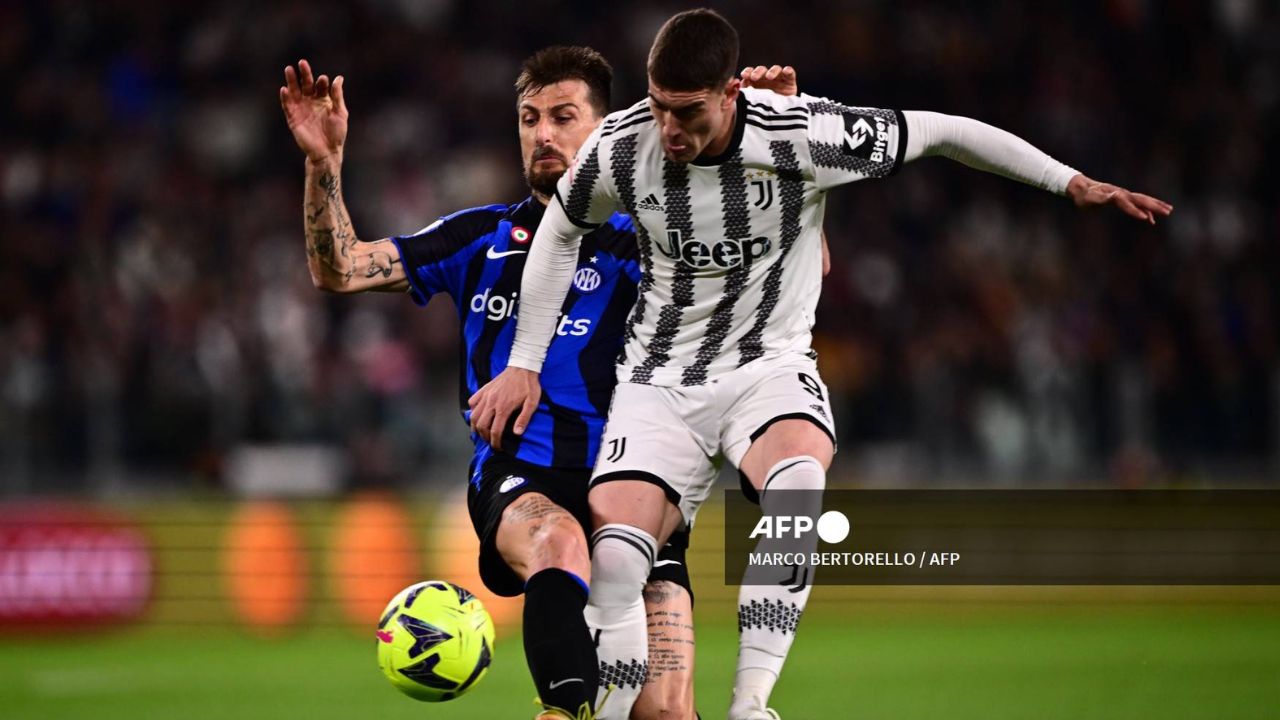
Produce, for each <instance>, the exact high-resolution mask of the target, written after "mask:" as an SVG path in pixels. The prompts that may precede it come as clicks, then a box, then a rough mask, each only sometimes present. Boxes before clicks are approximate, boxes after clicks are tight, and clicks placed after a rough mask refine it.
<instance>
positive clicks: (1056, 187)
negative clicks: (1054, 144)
mask: <svg viewBox="0 0 1280 720" xmlns="http://www.w3.org/2000/svg"><path fill="white" fill-rule="evenodd" d="M903 115H904V116H905V117H906V121H907V148H906V154H905V160H907V161H911V160H915V159H916V158H920V157H928V156H930V155H941V156H943V157H947V158H951V159H952V160H955V161H957V162H961V163H964V164H965V165H968V166H969V167H972V168H976V169H978V170H984V171H986V172H991V173H996V174H998V175H1003V176H1004V177H1007V178H1010V179H1012V180H1018V181H1020V182H1024V183H1027V184H1028V185H1034V186H1036V187H1038V188H1041V189H1043V190H1048V191H1050V192H1054V193H1057V194H1059V195H1067V196H1068V197H1070V198H1071V199H1072V200H1073V201H1074V202H1075V203H1076V205H1077V206H1080V207H1089V206H1094V205H1114V206H1116V207H1117V208H1119V209H1120V210H1121V211H1123V212H1124V213H1126V214H1127V215H1129V216H1131V217H1133V218H1136V219H1138V220H1143V221H1146V222H1149V223H1151V224H1153V225H1154V224H1155V219H1156V216H1160V217H1167V216H1168V215H1169V213H1171V212H1172V211H1173V206H1172V205H1170V204H1169V203H1166V202H1164V201H1163V200H1159V199H1157V198H1154V197H1151V196H1149V195H1143V194H1141V193H1135V192H1130V191H1129V190H1126V189H1124V188H1122V187H1118V186H1116V185H1111V184H1108V183H1100V182H1098V181H1096V180H1092V179H1090V178H1088V177H1086V176H1085V175H1083V174H1081V173H1079V172H1077V171H1076V170H1074V169H1072V168H1070V167H1068V166H1066V165H1063V164H1062V163H1060V162H1058V161H1057V160H1054V159H1053V158H1051V157H1049V156H1048V155H1046V154H1045V153H1043V152H1041V151H1040V150H1038V149H1036V148H1035V147H1034V146H1032V145H1031V143H1028V142H1027V141H1026V140H1023V139H1022V138H1019V137H1017V136H1016V135H1013V134H1011V133H1008V132H1005V131H1004V130H1001V129H999V128H995V127H992V126H990V125H987V124H986V123H982V122H978V121H977V120H972V119H970V118H965V117H958V116H955V115H943V114H941V113H933V112H920V111H906V112H904V113H903Z"/></svg>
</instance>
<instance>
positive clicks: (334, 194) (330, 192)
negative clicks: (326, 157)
mask: <svg viewBox="0 0 1280 720" xmlns="http://www.w3.org/2000/svg"><path fill="white" fill-rule="evenodd" d="M316 183H317V184H319V185H320V188H321V189H322V190H324V196H325V197H327V198H329V200H330V201H334V200H337V199H338V176H337V175H334V174H333V173H331V172H329V171H328V170H325V171H323V172H321V173H320V176H319V177H317V178H316Z"/></svg>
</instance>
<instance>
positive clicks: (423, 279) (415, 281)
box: [391, 205, 506, 305]
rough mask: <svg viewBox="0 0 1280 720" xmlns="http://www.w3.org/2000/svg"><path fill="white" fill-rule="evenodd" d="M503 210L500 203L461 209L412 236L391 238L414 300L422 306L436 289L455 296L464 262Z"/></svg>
mask: <svg viewBox="0 0 1280 720" xmlns="http://www.w3.org/2000/svg"><path fill="white" fill-rule="evenodd" d="M504 210H506V206H503V205H493V206H489V207H484V208H474V209H472V210H463V211H462V212H458V213H454V214H453V215H449V216H446V217H442V218H440V219H439V220H436V221H435V222H433V223H431V224H430V225H428V226H426V227H425V228H423V229H421V230H419V231H418V232H416V233H413V234H412V235H397V236H395V237H393V238H391V240H392V242H394V243H395V244H396V247H397V248H398V249H399V250H400V261H401V262H403V263H404V270H405V276H406V277H408V279H409V294H410V295H411V296H412V297H413V301H414V302H416V303H418V304H419V305H425V304H426V303H427V301H428V300H430V299H431V296H432V295H434V294H436V293H439V292H446V293H449V294H451V295H453V296H455V297H456V296H458V294H459V293H460V292H461V290H460V289H461V287H462V283H463V281H464V276H465V274H466V268H467V265H468V263H469V262H470V261H471V258H472V256H474V255H475V253H476V249H477V248H478V247H480V246H481V245H482V244H483V238H484V236H485V234H486V233H488V232H490V231H491V230H492V229H493V227H494V225H495V222H494V218H495V217H496V213H499V212H502V211H504Z"/></svg>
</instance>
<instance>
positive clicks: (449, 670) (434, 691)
mask: <svg viewBox="0 0 1280 720" xmlns="http://www.w3.org/2000/svg"><path fill="white" fill-rule="evenodd" d="M377 636H378V666H379V667H381V668H382V673H383V674H384V675H386V676H387V679H388V680H390V681H391V684H392V685H395V686H396V688H397V689H399V690H400V692H403V693H404V694H406V695H408V696H409V697H412V698H417V699H418V700H425V701H427V702H443V701H445V700H452V699H454V698H456V697H458V696H459V695H461V694H463V693H465V692H466V691H468V690H470V689H471V688H473V687H475V685H476V683H477V682H479V681H480V678H482V677H484V674H485V672H487V671H488V669H489V663H491V662H493V618H491V617H489V613H488V612H486V611H485V609H484V605H481V604H480V601H479V600H477V599H476V596H475V595H472V594H471V593H469V592H467V591H466V590H464V589H462V588H460V587H458V586H457V585H454V584H452V583H447V582H444V581H442V580H430V581H427V582H420V583H417V584H416V585H410V586H409V587H407V588H405V589H404V590H401V591H400V593H399V594H398V595H396V596H395V597H394V598H393V599H392V600H391V602H390V604H388V605H387V609H386V610H385V611H383V613H382V619H381V620H380V621H379V622H378V632H377Z"/></svg>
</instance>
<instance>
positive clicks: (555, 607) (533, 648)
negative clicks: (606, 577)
mask: <svg viewBox="0 0 1280 720" xmlns="http://www.w3.org/2000/svg"><path fill="white" fill-rule="evenodd" d="M586 606H587V589H586V587H585V586H584V585H583V584H582V580H580V579H579V578H578V577H577V576H576V575H574V574H572V573H569V572H566V571H564V570H561V569H559V568H548V569H546V570H542V571H540V572H537V573H535V574H534V575H533V577H531V578H529V581H528V582H527V583H525V586H524V656H525V660H526V661H527V662H528V663H529V673H530V674H532V675H533V684H534V687H536V688H537V689H538V697H540V698H541V699H542V704H543V705H548V706H551V707H558V708H563V709H565V710H568V711H569V712H577V711H578V709H579V708H580V707H582V704H583V703H584V702H585V703H587V705H588V706H589V707H590V706H594V705H595V701H596V682H597V677H598V676H599V673H600V668H599V665H598V663H597V661H596V646H595V643H593V642H592V641H591V631H590V630H588V629H587V621H586V620H585V619H584V618H583V617H582V611H583V609H584V608H586Z"/></svg>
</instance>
